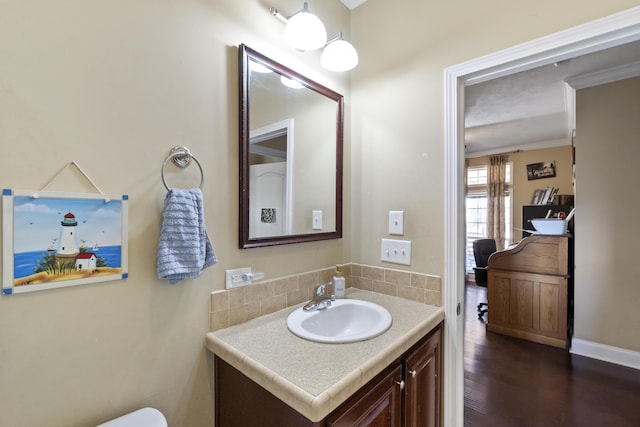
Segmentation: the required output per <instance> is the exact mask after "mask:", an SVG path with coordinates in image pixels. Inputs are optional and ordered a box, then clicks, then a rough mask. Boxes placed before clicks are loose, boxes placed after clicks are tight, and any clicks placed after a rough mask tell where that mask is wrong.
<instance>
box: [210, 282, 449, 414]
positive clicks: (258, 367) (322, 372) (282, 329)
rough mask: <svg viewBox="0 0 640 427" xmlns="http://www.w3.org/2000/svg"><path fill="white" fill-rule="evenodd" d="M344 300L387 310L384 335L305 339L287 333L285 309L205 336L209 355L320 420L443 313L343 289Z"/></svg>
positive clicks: (390, 298) (398, 354)
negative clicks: (342, 340)
mask: <svg viewBox="0 0 640 427" xmlns="http://www.w3.org/2000/svg"><path fill="white" fill-rule="evenodd" d="M347 298H351V299H361V300H365V301H371V302H374V303H376V304H378V305H381V306H382V307H384V308H386V309H387V310H389V312H390V313H391V315H392V317H393V323H392V325H391V327H390V328H389V329H388V330H387V332H385V333H384V334H382V335H380V336H378V337H375V338H372V339H370V340H366V341H360V342H356V343H350V344H322V343H316V342H311V341H307V340H304V339H302V338H299V337H297V336H295V335H293V334H292V333H291V332H289V330H288V329H287V317H288V316H289V314H290V313H291V312H292V311H294V310H295V309H298V308H299V307H301V306H302V304H301V305H299V306H296V307H289V308H286V309H283V310H280V311H277V312H275V313H271V314H268V315H265V316H262V317H259V318H256V319H252V320H250V321H248V322H245V323H242V324H239V325H234V326H231V327H229V328H226V329H222V330H219V331H215V332H209V333H208V334H207V337H206V346H207V349H209V350H210V351H211V352H212V353H214V354H215V355H216V356H218V357H220V358H221V359H223V360H224V361H225V362H227V363H228V364H230V365H231V366H233V367H234V368H236V369H238V370H239V371H240V372H242V373H244V374H245V375H246V376H247V377H249V378H251V379H252V380H253V381H254V382H256V383H258V384H259V385H260V386H262V387H263V388H265V389H266V390H268V391H269V392H270V393H272V394H273V395H275V396H276V397H277V398H279V399H280V400H282V401H283V402H285V403H286V404H288V405H289V406H291V407H292V408H293V409H295V410H296V411H298V412H299V413H301V414H302V415H304V416H305V417H307V418H308V419H310V420H311V421H314V422H315V421H320V420H322V419H323V418H324V417H326V416H327V415H328V414H329V413H330V412H331V411H333V410H334V409H336V408H337V407H338V406H340V404H342V403H343V402H344V401H345V400H346V399H347V398H349V397H350V396H351V395H352V394H353V393H355V392H356V391H357V390H358V389H360V387H362V386H363V385H365V384H366V383H367V382H369V381H370V380H371V379H372V378H374V377H375V376H376V375H377V374H379V373H380V372H381V371H382V370H383V369H384V368H386V367H387V366H388V365H390V364H391V363H392V362H393V361H395V360H396V359H397V358H398V357H400V356H401V355H402V354H403V353H404V352H406V351H407V350H408V349H409V348H411V346H412V345H413V344H415V343H416V342H417V341H418V340H420V338H422V337H424V336H425V335H427V334H428V333H429V331H431V330H432V329H433V328H434V327H436V326H437V325H438V324H439V323H440V322H441V321H442V320H443V319H444V308H442V307H435V306H432V305H426V304H422V303H418V302H414V301H409V300H405V299H402V298H399V297H393V296H388V295H383V294H378V293H375V292H369V291H363V290H359V289H354V288H349V289H347Z"/></svg>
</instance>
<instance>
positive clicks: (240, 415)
mask: <svg viewBox="0 0 640 427" xmlns="http://www.w3.org/2000/svg"><path fill="white" fill-rule="evenodd" d="M441 342H442V330H441V325H439V326H437V327H436V328H435V329H433V330H432V331H431V332H430V333H429V334H428V335H427V336H425V337H424V338H422V339H421V340H420V341H419V342H418V343H416V344H415V345H414V346H413V347H411V348H410V349H409V350H408V351H407V352H406V353H405V354H403V355H402V356H401V357H400V358H398V359H397V360H395V361H394V362H393V363H391V365H389V366H388V367H387V368H385V369H384V370H383V371H382V372H381V373H380V374H378V375H377V376H376V377H375V378H374V379H373V380H371V381H370V382H369V383H367V384H366V385H364V386H363V387H362V388H361V389H360V390H358V391H357V392H356V393H355V394H354V395H352V396H351V397H349V398H348V399H347V400H346V401H345V402H344V403H343V404H342V405H340V406H339V407H338V408H337V409H336V410H334V411H333V412H332V413H330V414H329V415H328V416H327V417H326V418H325V419H323V420H321V421H317V422H313V421H311V420H309V419H307V418H305V417H304V416H302V415H301V414H300V413H298V412H297V411H295V410H294V409H292V408H291V407H289V406H288V405H287V404H286V403H284V402H283V401H281V400H280V399H278V398H277V397H275V396H274V395H273V394H271V393H270V392H269V391H267V390H265V389H264V388H262V387H261V386H259V385H258V384H256V383H255V382H253V381H252V380H251V379H249V378H248V377H246V376H245V375H244V374H242V373H241V372H240V371H238V370H237V369H235V368H233V367H232V366H231V365H229V364H227V363H226V362H225V361H223V360H222V359H220V358H219V357H217V356H216V357H215V416H216V426H217V427H230V426H234V427H235V426H249V425H260V426H263V427H269V426H273V427H281V426H287V427H296V426H300V427H320V426H326V427H354V426H379V427H401V426H406V427H437V426H440V414H441V408H440V406H441V403H440V402H441V371H442V345H441ZM312 374H313V373H310V375H312Z"/></svg>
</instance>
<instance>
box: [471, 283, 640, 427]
mask: <svg viewBox="0 0 640 427" xmlns="http://www.w3.org/2000/svg"><path fill="white" fill-rule="evenodd" d="M465 300H466V313H465V343H464V345H465V349H464V383H465V386H464V389H465V390H464V411H465V412H464V425H465V426H466V427H482V426H491V427H501V426H508V427H513V426H517V427H527V426H532V427H533V426H535V427H538V426H544V427H551V426H563V427H564V426H576V427H577V426H579V427H591V426H599V427H600V426H601V427H605V426H606V427H626V426H629V427H638V426H640V371H638V370H635V369H631V368H626V367H623V366H619V365H614V364H611V363H606V362H602V361H599V360H595V359H591V358H588V357H583V356H577V355H572V354H570V353H569V352H567V351H564V350H561V349H558V348H554V347H549V346H545V345H541V344H535V343H532V342H528V341H524V340H520V339H517V338H511V337H507V336H504V335H499V334H495V333H491V332H489V333H487V332H486V330H485V324H484V323H483V322H482V321H480V320H479V319H478V316H477V313H476V306H477V305H478V303H479V302H486V288H481V287H478V286H476V285H475V283H470V284H467V290H466V295H465ZM489 310H491V307H489ZM484 318H485V320H486V315H485V317H484Z"/></svg>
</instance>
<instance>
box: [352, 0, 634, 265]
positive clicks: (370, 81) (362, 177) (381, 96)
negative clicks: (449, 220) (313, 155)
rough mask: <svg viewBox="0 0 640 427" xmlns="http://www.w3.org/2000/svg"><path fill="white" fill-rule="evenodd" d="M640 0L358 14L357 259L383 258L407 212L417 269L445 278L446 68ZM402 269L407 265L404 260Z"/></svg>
mask: <svg viewBox="0 0 640 427" xmlns="http://www.w3.org/2000/svg"><path fill="white" fill-rule="evenodd" d="M636 4H637V2H636V1H628V0H622V1H620V0H617V1H612V2H607V3H604V2H583V1H580V0H569V1H563V2H557V1H552V0H543V1H538V2H529V3H527V4H523V3H514V2H511V3H509V2H502V1H490V2H488V3H487V2H485V3H482V4H479V3H473V2H465V3H460V2H438V3H434V2H420V1H415V0H397V1H393V2H391V1H384V0H369V1H367V2H366V3H365V4H364V5H362V6H360V7H359V8H357V9H356V10H355V11H354V12H353V13H352V33H353V41H354V43H355V44H356V46H358V49H359V54H360V56H361V61H360V64H359V66H358V67H357V68H356V69H355V70H354V71H353V72H352V92H351V94H352V110H351V114H352V123H351V125H352V129H353V130H352V141H351V143H352V156H353V157H352V161H351V171H350V172H351V177H352V191H353V199H352V208H353V211H352V219H353V226H352V227H351V236H352V240H353V242H352V247H351V251H352V257H351V259H352V261H354V262H362V263H365V264H373V265H375V264H378V265H381V264H382V263H381V262H380V259H379V252H380V239H381V238H384V237H388V234H387V212H388V211H389V210H404V211H405V235H404V236H403V238H405V239H407V240H412V241H413V246H412V252H413V254H412V255H413V264H412V266H411V269H414V270H416V271H421V272H427V273H429V274H437V275H442V274H443V272H444V265H445V262H448V261H447V260H445V259H443V256H444V242H443V238H444V207H443V202H444V194H443V192H444V178H443V177H444V146H443V140H444V134H443V132H444V117H443V104H444V73H443V71H444V69H445V68H447V67H450V66H453V65H455V64H458V63H462V62H464V61H467V60H471V59H473V58H477V57H480V56H482V55H485V54H488V53H491V52H495V51H498V50H500V49H504V48H507V47H511V46H514V45H517V44H520V43H523V42H526V41H529V40H532V39H535V38H538V37H542V36H544V35H547V34H551V33H554V32H557V31H560V30H563V29H566V28H569V27H573V26H576V25H579V24H582V23H585V22H588V21H591V20H593V19H596V18H598V17H602V16H606V15H609V14H611V13H614V12H618V11H621V10H624V9H626V8H630V7H632V6H636ZM399 268H403V267H402V266H400V267H399Z"/></svg>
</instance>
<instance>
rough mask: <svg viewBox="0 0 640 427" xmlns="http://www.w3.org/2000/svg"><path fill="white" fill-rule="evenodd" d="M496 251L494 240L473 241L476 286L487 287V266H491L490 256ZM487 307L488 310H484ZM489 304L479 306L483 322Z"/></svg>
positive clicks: (479, 316)
mask: <svg viewBox="0 0 640 427" xmlns="http://www.w3.org/2000/svg"><path fill="white" fill-rule="evenodd" d="M495 251H496V241H495V240H494V239H478V240H474V241H473V256H474V258H475V260H476V266H475V267H474V268H473V271H474V273H475V276H476V285H478V286H482V287H483V288H486V287H487V276H488V274H487V265H488V264H489V256H490V255H491V254H492V253H494V252H495ZM484 307H486V308H484ZM488 309H489V304H487V303H486V302H481V303H480V304H478V319H480V320H482V316H484V314H485V313H486V312H487V311H488Z"/></svg>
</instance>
